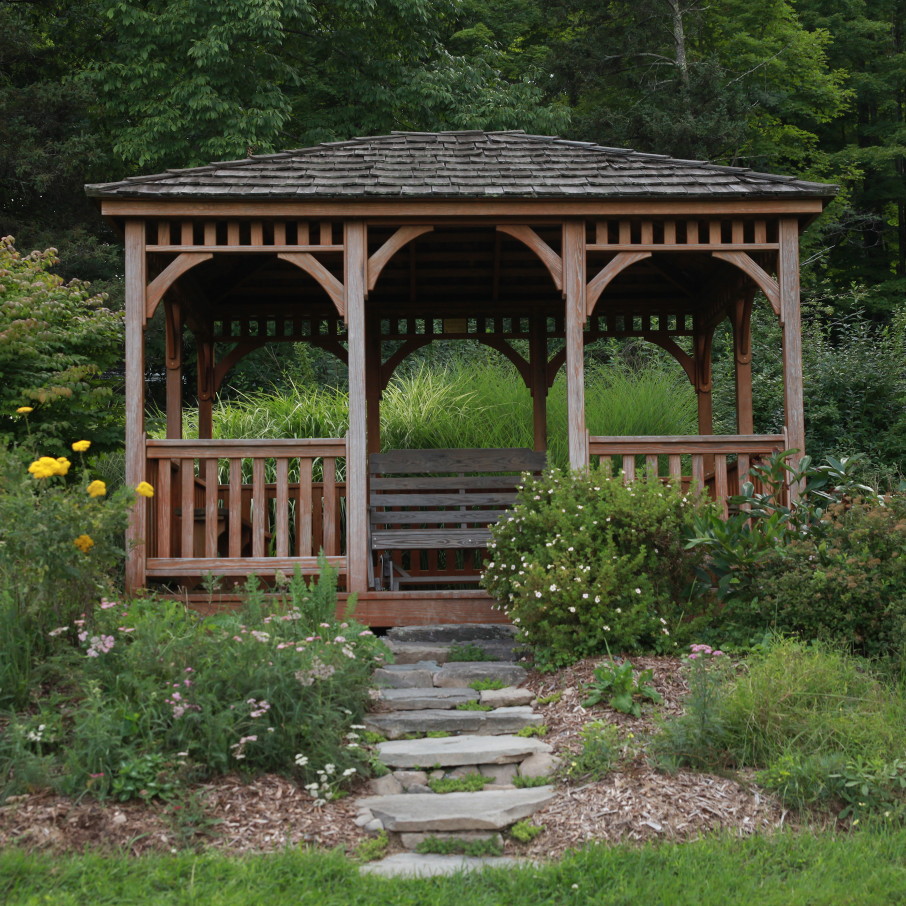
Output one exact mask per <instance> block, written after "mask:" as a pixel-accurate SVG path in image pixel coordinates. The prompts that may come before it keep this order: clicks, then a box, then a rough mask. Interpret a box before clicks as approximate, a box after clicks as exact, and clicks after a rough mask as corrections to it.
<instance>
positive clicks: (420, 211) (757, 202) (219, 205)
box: [100, 198, 830, 224]
mask: <svg viewBox="0 0 906 906" xmlns="http://www.w3.org/2000/svg"><path fill="white" fill-rule="evenodd" d="M828 201H830V199H829V198H792V199H791V198H776V199H748V198H736V199H732V200H722V201H710V200H690V199H684V200H680V201H659V200H655V199H644V198H631V199H625V198H623V199H613V200H608V199H600V198H593V199H551V198H544V199H540V198H513V199H507V200H504V199H478V198H465V199H450V200H440V199H436V198H426V199H417V198H413V199H407V200H406V201H401V200H400V199H399V198H388V199H386V200H380V199H368V200H355V201H350V200H348V199H338V200H331V199H323V198H321V199H317V200H315V199H310V200H307V201H302V202H300V201H286V200H285V199H273V200H271V199H261V198H256V199H255V200H248V201H237V200H236V199H235V198H233V199H231V200H230V201H222V200H217V199H208V198H199V199H192V198H180V199H178V200H177V199H160V198H153V199H139V198H102V199H100V204H101V213H102V214H103V215H104V216H105V217H174V216H175V217H186V216H190V217H213V218H218V219H219V218H226V217H282V218H286V217H292V218H298V217H305V218H314V217H369V218H384V219H385V221H386V222H388V223H393V222H394V220H396V222H397V224H398V218H399V217H419V216H423V217H427V218H430V220H431V222H432V223H436V221H437V218H438V217H445V216H446V217H452V218H455V219H459V218H464V217H471V218H483V217H491V216H492V217H518V218H522V221H523V223H524V222H525V218H527V217H528V218H531V220H532V221H533V222H538V223H540V222H542V221H543V220H544V219H545V218H549V219H550V220H557V219H559V218H562V217H564V216H570V217H596V218H597V217H611V218H615V217H621V216H622V217H639V216H641V215H643V214H644V215H652V216H653V215H661V214H662V215H665V216H672V217H676V218H680V219H682V218H684V217H686V216H687V215H692V216H708V215H715V216H719V215H731V216H742V215H748V214H764V215H769V214H787V215H797V214H801V215H807V214H820V213H821V212H822V211H823V210H824V206H825V204H826V203H827V202H828Z"/></svg>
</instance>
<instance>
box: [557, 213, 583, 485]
mask: <svg viewBox="0 0 906 906" xmlns="http://www.w3.org/2000/svg"><path fill="white" fill-rule="evenodd" d="M563 294H564V296H565V301H566V413H567V415H566V418H567V434H568V440H569V466H570V468H571V469H585V468H587V467H588V432H587V431H586V430H585V340H584V337H583V331H584V327H585V320H586V312H587V308H586V301H585V222H584V221H582V220H568V221H566V223H564V224H563Z"/></svg>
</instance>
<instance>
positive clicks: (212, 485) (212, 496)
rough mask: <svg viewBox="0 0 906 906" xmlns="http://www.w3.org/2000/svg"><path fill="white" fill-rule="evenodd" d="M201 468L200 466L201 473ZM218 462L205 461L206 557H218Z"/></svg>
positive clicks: (212, 460) (213, 460)
mask: <svg viewBox="0 0 906 906" xmlns="http://www.w3.org/2000/svg"><path fill="white" fill-rule="evenodd" d="M200 470H201V467H200V466H199V471H200ZM217 493H218V487H217V460H216V459H206V460H205V461H204V555H205V556H206V557H216V556H217V534H218V531H217V530H218V529H219V528H220V526H219V525H218V524H217Z"/></svg>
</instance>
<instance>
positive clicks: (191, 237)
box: [145, 219, 343, 252]
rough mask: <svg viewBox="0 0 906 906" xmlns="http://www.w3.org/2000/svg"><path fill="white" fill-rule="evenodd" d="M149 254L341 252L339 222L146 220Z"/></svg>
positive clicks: (340, 227)
mask: <svg viewBox="0 0 906 906" xmlns="http://www.w3.org/2000/svg"><path fill="white" fill-rule="evenodd" d="M145 239H146V242H147V250H148V251H149V252H188V251H213V250H219V251H224V250H226V251H231V252H261V251H264V252H300V251H301V252H342V251H343V224H342V222H340V221H330V220H322V221H310V220H238V219H237V220H201V219H198V220H163V219H160V220H149V221H148V222H147V226H146V236H145Z"/></svg>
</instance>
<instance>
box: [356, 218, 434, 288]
mask: <svg viewBox="0 0 906 906" xmlns="http://www.w3.org/2000/svg"><path fill="white" fill-rule="evenodd" d="M433 230H434V227H433V226H404V227H400V228H399V229H398V230H397V231H396V232H395V233H394V234H393V235H392V236H391V237H390V238H389V239H388V240H387V241H386V242H385V243H384V244H383V245H382V246H381V247H380V248H379V249H378V250H377V251H376V252H375V253H374V254H373V255H372V256H371V257H370V258H369V259H368V292H369V293H370V292H371V291H372V290H373V289H374V287H375V286H376V285H377V281H378V277H380V275H381V271H382V270H383V269H384V268H385V267H386V265H387V263H388V262H389V261H390V259H391V258H392V257H393V256H394V255H395V254H396V253H397V252H398V251H399V250H400V249H401V248H402V247H403V246H404V245H408V244H409V243H410V242H412V240H413V239H417V238H418V237H419V236H424V234H425V233H430V232H432V231H433Z"/></svg>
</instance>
